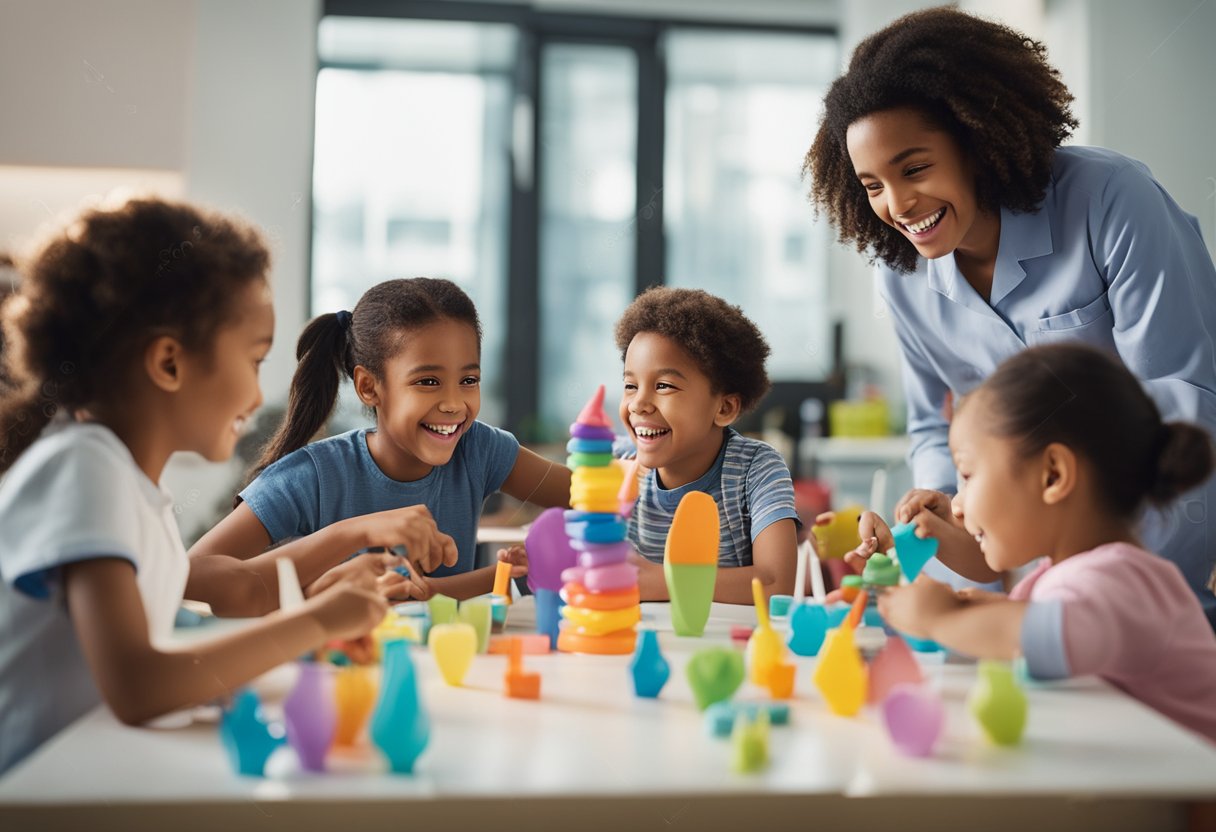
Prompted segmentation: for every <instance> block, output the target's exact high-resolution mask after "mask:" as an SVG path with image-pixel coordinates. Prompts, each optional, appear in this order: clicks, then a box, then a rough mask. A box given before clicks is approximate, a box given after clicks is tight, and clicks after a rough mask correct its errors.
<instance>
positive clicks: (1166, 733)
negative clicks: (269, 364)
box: [0, 599, 1216, 806]
mask: <svg viewBox="0 0 1216 832" xmlns="http://www.w3.org/2000/svg"><path fill="white" fill-rule="evenodd" d="M533 620H534V619H533V608H532V605H531V603H530V599H524V600H523V601H521V602H517V603H516V604H515V605H514V607H513V608H512V611H511V618H510V620H509V622H508V631H514V632H531V631H532V629H533ZM754 623H755V615H754V611H753V610H752V608H750V607H735V606H729V605H720V604H715V605H714V610H713V613H712V615H711V618H710V623H709V626H708V627H707V628H706V632H705V635H704V636H703V637H701V638H696V639H694V638H679V637H677V636H676V635H675V634H674V633H673V632H672V630H671V622H670V618H669V611H668V606H667V605H666V604H646V605H644V612H643V626H644V627H649V628H653V629H656V630H658V631H659V633H660V635H659V639H660V644H661V647H662V650H663V653H664V655H665V656H666V657H667V659H668V661H669V662H670V663H671V665H672V674H671V678H670V680H669V682H668V683H667V686H666V687H665V688H664V689H663V691H662V694H661V695H660V697H659V698H658V699H640V698H638V697H636V696H635V695H634V693H633V688H632V680H631V677H630V675H629V671H628V667H627V666H628V663H629V660H630V657H629V656H580V655H567V654H559V653H553V654H549V655H542V656H525V660H524V664H525V668H526V669H528V670H535V671H539V672H540V674H541V676H542V690H541V699H540V700H539V701H525V700H516V699H509V698H507V697H506V696H504V694H503V685H502V675H503V672H504V670H505V667H506V658H505V657H504V656H500V655H485V656H478V657H477V658H476V659H475V660H474V662H473V665H472V667H471V669H470V670H469V673H468V675H467V677H466V679H465V684H464V686H463V687H460V688H453V687H449V686H447V685H446V684H445V683H444V682H443V680H442V678H441V677H440V675H439V672H438V669H437V668H436V666H435V664H434V662H433V660H432V659H431V657H430V655H429V654H428V653H427V652H426V651H425V650H424V649H421V648H416V649H412V655H413V658H414V661H415V666H416V668H417V670H418V678H419V684H420V690H421V692H422V696H423V698H424V701H425V704H426V708H427V710H428V712H429V714H430V717H431V739H430V745H429V747H428V748H427V749H426V751H425V752H424V753H423V755H422V757H421V758H420V759H419V761H418V764H417V767H416V771H415V773H414V774H413V775H409V776H403V775H393V774H390V773H387V772H386V771H385V767H384V764H383V762H382V761H381V758H380V756H379V753H378V752H377V751H376V750H375V749H374V748H372V747H370V746H368V745H366V743H363V744H361V745H359V746H356V747H355V748H354V749H348V750H342V751H334V752H331V754H330V756H329V759H328V765H329V769H330V770H329V771H327V772H326V773H324V774H314V773H308V772H303V771H301V770H300V769H299V768H298V765H297V763H296V761H295V757H294V754H293V753H292V752H291V751H290V749H286V748H284V749H280V750H279V751H278V752H276V754H275V756H273V757H272V758H271V760H270V762H269V764H268V767H267V770H268V777H266V778H250V777H240V776H237V775H236V774H234V773H233V770H232V768H231V767H230V765H229V762H228V759H227V757H226V755H225V752H224V750H223V747H222V746H221V743H220V740H219V736H218V733H217V731H216V725H215V722H214V715H212V716H211V719H210V720H208V719H206V718H204V716H203V715H201V714H199V713H198V712H195V719H194V721H193V723H191V724H189V725H187V726H185V727H176V728H129V727H125V726H123V725H121V724H120V723H119V722H117V721H116V720H115V719H114V718H113V716H112V715H111V714H110V713H109V711H108V710H107V709H106V708H105V707H100V708H98V709H96V710H94V711H93V712H91V713H89V714H88V715H86V716H85V717H83V718H82V719H81V720H80V721H78V722H77V723H75V724H74V725H72V726H70V727H69V728H67V729H66V730H64V731H63V732H61V733H60V734H59V735H58V736H56V737H55V738H53V739H52V740H51V741H50V742H48V743H47V744H46V745H44V746H43V747H42V748H41V749H39V750H38V751H37V752H35V754H33V755H32V756H31V757H30V758H29V759H27V760H26V761H24V762H23V763H22V764H20V765H19V766H17V767H16V768H14V769H13V770H12V771H10V772H9V773H8V774H7V775H6V776H5V777H4V778H3V779H0V805H6V804H7V805H11V806H17V805H33V804H46V803H49V802H54V803H57V804H63V803H101V802H104V803H107V804H115V803H123V802H128V803H131V802H134V803H139V802H146V801H155V802H158V803H165V802H174V801H188V802H193V803H199V802H204V803H207V802H223V801H233V800H242V801H245V800H250V799H253V800H258V799H264V800H332V801H351V800H366V799H373V798H374V799H391V800H416V799H428V798H453V797H457V798H459V797H465V796H467V797H470V798H472V797H485V798H537V799H544V798H568V797H572V796H583V795H586V796H599V797H609V796H612V795H622V796H625V795H629V796H635V795H666V794H680V795H688V794H694V795H695V794H714V795H721V794H731V793H739V794H756V793H760V794H810V795H814V794H833V795H842V794H843V795H848V796H854V797H865V796H894V795H916V796H925V795H941V796H946V795H951V796H986V795H1002V796H1010V795H1024V794H1043V795H1078V796H1095V795H1107V796H1120V797H1129V796H1141V797H1142V796H1151V797H1161V798H1199V797H1203V798H1208V799H1210V798H1212V797H1213V796H1216V747H1214V746H1212V745H1210V744H1209V743H1207V742H1206V741H1205V740H1203V739H1202V738H1200V737H1198V736H1197V735H1194V734H1192V733H1190V732H1188V731H1186V730H1184V729H1183V728H1180V727H1178V726H1177V725H1175V724H1174V723H1172V722H1170V721H1169V720H1167V719H1166V718H1165V717H1162V716H1160V715H1159V714H1157V713H1156V712H1154V711H1152V710H1150V709H1149V708H1147V707H1145V706H1143V705H1141V704H1140V703H1138V702H1136V701H1135V700H1133V699H1131V698H1129V697H1127V696H1125V695H1124V694H1122V693H1120V692H1119V691H1117V690H1114V689H1113V688H1111V687H1109V686H1107V685H1105V684H1104V683H1102V682H1100V681H1097V680H1092V679H1091V680H1073V681H1069V682H1066V683H1063V684H1054V685H1050V686H1037V685H1036V686H1032V687H1029V688H1028V689H1027V696H1028V700H1029V716H1028V720H1027V727H1026V733H1025V737H1024V740H1023V742H1022V744H1021V745H1019V746H1017V747H1013V748H1001V747H996V746H994V745H992V744H990V743H989V742H988V741H987V740H986V739H985V738H984V737H983V736H982V734H981V731H980V729H979V727H978V725H977V724H976V723H975V722H974V720H973V719H972V718H971V716H970V715H969V713H968V712H967V709H966V707H965V699H966V696H967V693H968V691H969V690H970V688H971V686H972V684H973V683H974V680H975V668H974V666H973V665H970V664H965V663H950V662H944V661H942V660H941V659H940V657H937V658H928V659H924V660H923V661H922V667H923V669H924V671H925V676H926V679H927V680H928V683H929V684H931V685H933V686H935V687H936V688H937V689H938V690H939V691H940V692H941V695H942V698H943V701H944V703H945V705H946V711H947V717H946V727H945V732H944V735H943V737H942V739H941V741H940V742H939V744H938V747H937V750H936V752H935V754H934V756H933V757H931V758H929V759H911V758H908V757H904V756H902V755H900V754H898V753H897V752H896V751H895V750H894V748H893V747H892V745H891V742H890V741H889V739H888V737H887V735H886V732H885V729H884V728H883V726H882V724H881V715H880V714H879V712H878V711H877V710H876V709H874V708H872V707H870V708H866V709H864V710H863V711H862V712H861V713H860V714H859V715H858V716H856V717H853V718H843V717H838V716H834V715H832V714H831V713H830V712H829V711H828V709H827V707H826V705H825V704H824V703H823V701H822V699H821V698H820V696H819V693H818V691H817V690H816V689H815V687H814V685H813V684H812V681H811V674H812V671H813V668H814V665H815V661H816V660H815V659H814V658H802V657H798V656H791V658H792V660H793V661H794V662H795V663H796V664H797V666H798V670H797V677H796V684H795V695H794V699H793V700H791V702H790V705H791V719H790V724H789V725H788V726H774V727H773V728H772V730H771V734H770V755H771V762H770V765H769V766H768V767H767V768H766V769H765V770H763V771H761V772H758V773H755V774H747V775H743V774H736V773H733V772H732V771H731V767H730V758H731V749H730V742H729V740H727V739H716V738H713V737H711V736H709V734H708V733H707V732H706V731H705V728H704V719H703V715H702V714H701V713H700V712H699V711H698V710H697V709H696V707H695V705H694V704H693V699H692V694H691V691H690V689H689V687H688V684H687V681H686V680H685V676H684V666H685V664H686V663H687V661H688V659H689V657H690V656H691V655H692V653H693V652H694V651H695V650H697V649H699V648H701V647H705V646H709V645H726V644H729V643H730V639H729V631H730V627H731V626H732V625H733V624H748V625H750V624H754ZM233 626H240V624H238V623H236V622H217V623H216V624H214V625H211V626H210V627H208V626H205V627H202V628H198V630H199V633H201V634H204V635H205V634H208V633H217V632H220V631H223V630H224V629H225V628H231V627H233ZM199 633H195V634H190V635H188V638H197V637H199ZM293 674H294V668H292V667H290V666H287V667H282V668H279V669H277V670H275V671H272V672H271V673H269V674H267V675H265V676H263V677H262V678H261V679H259V680H258V681H257V682H256V683H255V689H257V690H258V691H259V692H260V693H261V694H262V696H263V699H264V701H266V703H267V710H268V711H270V712H271V713H272V714H273V713H274V712H275V708H276V702H281V699H282V697H283V696H284V695H285V694H286V692H287V691H288V690H289V688H290V685H291V683H292V679H293ZM736 698H737V699H748V700H762V699H764V698H765V692H764V691H762V690H761V689H759V688H757V687H755V686H753V685H752V684H751V683H750V682H745V683H744V685H743V687H741V688H740V690H739V692H738V694H736Z"/></svg>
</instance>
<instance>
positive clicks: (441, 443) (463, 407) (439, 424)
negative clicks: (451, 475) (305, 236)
mask: <svg viewBox="0 0 1216 832" xmlns="http://www.w3.org/2000/svg"><path fill="white" fill-rule="evenodd" d="M403 340H404V343H403V346H402V348H401V350H400V351H399V352H397V354H396V355H394V356H393V357H392V358H391V359H389V360H388V361H386V362H385V363H384V378H382V379H377V378H375V377H374V376H373V375H372V374H371V373H370V372H368V371H367V370H366V369H363V368H361V367H360V368H356V373H357V376H356V379H355V390H356V392H357V393H358V394H359V398H360V399H361V400H362V401H363V403H364V404H366V405H368V406H370V407H374V408H376V424H377V430H376V435H375V437H374V438H373V437H369V443H368V444H369V447H371V448H372V455H373V457H375V459H376V462H377V463H378V464H379V465H380V466H381V468H382V469H384V472H385V474H387V475H388V476H390V477H392V478H393V479H397V480H401V481H410V480H414V479H420V478H421V477H424V476H426V474H427V473H428V472H429V471H430V469H431V468H432V467H434V466H436V465H445V464H447V463H448V462H449V461H450V460H451V458H452V454H453V453H454V452H455V450H456V443H457V442H459V441H460V438H461V437H462V436H464V434H465V433H466V432H467V431H468V429H469V427H470V426H471V425H472V424H473V421H474V420H475V419H476V418H477V413H478V411H480V409H481V363H480V362H481V353H480V349H479V348H478V344H477V332H476V330H474V329H473V327H472V326H470V325H469V324H468V323H466V322H464V321H456V320H452V319H451V318H442V319H440V320H438V321H434V322H432V323H430V324H427V325H426V326H423V327H421V328H419V329H417V330H412V331H410V332H409V333H407V334H406V335H405V336H404V339H403ZM360 370H361V371H362V372H359V371H360ZM373 443H374V445H373Z"/></svg>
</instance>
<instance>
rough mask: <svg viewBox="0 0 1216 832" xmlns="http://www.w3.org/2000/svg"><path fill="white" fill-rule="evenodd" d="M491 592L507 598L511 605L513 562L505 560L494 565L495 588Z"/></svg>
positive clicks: (508, 604) (508, 603)
mask: <svg viewBox="0 0 1216 832" xmlns="http://www.w3.org/2000/svg"><path fill="white" fill-rule="evenodd" d="M490 594H491V595H495V596H497V597H499V598H505V599H506V602H507V606H508V607H509V606H511V564H509V563H507V562H506V561H505V560H500V561H499V562H498V565H497V566H495V567H494V590H493V592H491V593H490Z"/></svg>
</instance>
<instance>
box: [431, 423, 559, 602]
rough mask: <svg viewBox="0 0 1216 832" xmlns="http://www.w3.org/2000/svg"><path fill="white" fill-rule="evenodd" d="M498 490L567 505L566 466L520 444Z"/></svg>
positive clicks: (525, 499)
mask: <svg viewBox="0 0 1216 832" xmlns="http://www.w3.org/2000/svg"><path fill="white" fill-rule="evenodd" d="M499 491H501V492H502V493H504V494H508V495H510V496H512V497H514V498H515V499H517V500H519V501H520V502H524V503H532V504H534V505H538V506H543V507H545V508H552V507H554V506H560V507H561V508H569V507H570V469H569V468H567V467H566V466H565V465H561V464H559V463H556V462H551V461H549V460H547V459H545V458H544V457H543V456H541V455H540V454H538V453H536V452H535V451H530V450H528V449H527V448H524V447H520V449H519V456H518V457H516V458H515V467H514V468H512V469H511V473H510V474H508V475H507V478H506V480H504V481H503V484H502V487H501V488H500V489H499ZM486 591H487V592H488V591H489V590H486ZM444 594H445V595H446V594H447V593H444Z"/></svg>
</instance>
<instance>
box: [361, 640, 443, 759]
mask: <svg viewBox="0 0 1216 832" xmlns="http://www.w3.org/2000/svg"><path fill="white" fill-rule="evenodd" d="M382 673H383V675H382V678H381V681H380V698H379V699H378V700H377V701H376V710H375V712H374V713H373V714H372V722H371V731H370V734H371V738H372V742H374V743H375V744H376V746H377V747H378V748H379V749H380V750H381V751H383V752H384V756H385V757H387V758H388V764H389V768H391V769H392V770H393V771H394V772H396V773H398V774H412V773H413V771H414V762H415V761H416V760H417V759H418V756H419V755H420V754H422V752H423V750H424V749H425V748H426V744H427V741H428V740H429V739H430V737H431V723H430V719H429V718H428V717H427V714H426V709H425V708H424V707H423V705H422V697H420V696H419V695H418V678H417V676H416V675H415V673H414V663H413V661H412V660H411V659H410V654H409V648H408V646H407V642H406V641H405V640H404V639H396V640H394V641H389V642H386V643H385V645H384V669H383V672H382Z"/></svg>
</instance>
